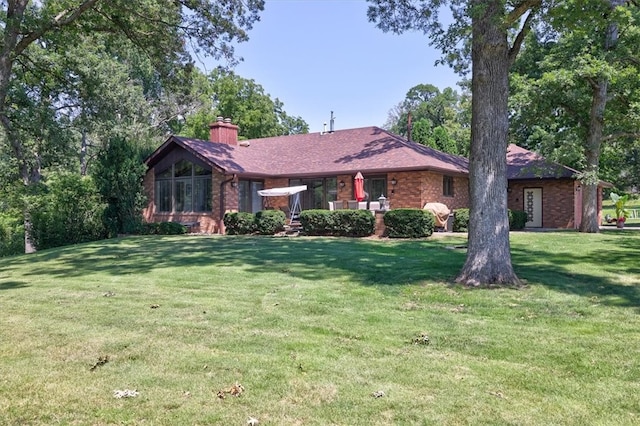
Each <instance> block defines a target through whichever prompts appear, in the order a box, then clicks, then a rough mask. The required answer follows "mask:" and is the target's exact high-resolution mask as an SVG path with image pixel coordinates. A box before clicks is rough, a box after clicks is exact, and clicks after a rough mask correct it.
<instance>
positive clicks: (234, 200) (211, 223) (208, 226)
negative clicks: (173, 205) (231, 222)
mask: <svg viewBox="0 0 640 426" xmlns="http://www.w3.org/2000/svg"><path fill="white" fill-rule="evenodd" d="M211 178H212V180H213V181H212V187H211V197H212V199H211V202H212V204H213V211H212V212H209V213H207V212H197V213H160V212H156V210H155V202H154V196H155V190H154V186H155V170H154V169H149V170H148V171H147V174H146V175H145V178H144V182H143V184H144V190H145V193H146V195H147V200H148V201H147V206H146V208H145V209H144V210H143V212H142V216H143V218H144V221H145V222H181V223H194V222H198V223H199V224H200V225H199V227H194V228H192V230H193V231H195V232H207V233H212V234H215V233H219V232H224V224H222V222H221V220H220V207H221V206H220V184H221V182H222V181H223V180H228V179H229V178H230V176H225V175H223V174H221V173H220V172H217V171H214V173H213V175H212V176H211ZM224 190H225V212H229V211H237V210H238V190H237V189H236V188H232V187H231V184H230V182H227V183H226V184H225V185H224Z"/></svg>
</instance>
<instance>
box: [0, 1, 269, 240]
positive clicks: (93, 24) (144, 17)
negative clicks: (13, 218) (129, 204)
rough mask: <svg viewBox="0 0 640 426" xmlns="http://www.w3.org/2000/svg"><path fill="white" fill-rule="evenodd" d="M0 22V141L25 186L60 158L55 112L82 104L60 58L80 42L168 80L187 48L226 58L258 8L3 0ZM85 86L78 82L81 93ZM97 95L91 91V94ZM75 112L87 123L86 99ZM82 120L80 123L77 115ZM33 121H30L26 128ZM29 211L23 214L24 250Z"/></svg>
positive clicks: (61, 127) (62, 126)
mask: <svg viewBox="0 0 640 426" xmlns="http://www.w3.org/2000/svg"><path fill="white" fill-rule="evenodd" d="M0 7H1V8H2V9H1V10H0V23H1V28H2V42H1V44H0V125H1V127H2V130H3V133H4V135H3V138H2V139H0V142H1V143H2V144H3V145H5V146H6V149H3V150H0V151H2V152H5V153H8V154H9V155H10V156H11V157H12V159H13V160H14V162H13V163H14V164H15V167H17V175H18V176H19V178H20V179H21V181H22V182H23V184H24V185H26V186H28V185H31V184H34V183H37V182H38V181H39V180H40V176H41V174H42V170H43V167H45V166H47V163H48V162H50V161H49V160H48V159H47V158H46V157H51V158H54V159H55V158H66V156H65V155H64V154H61V152H62V151H64V150H66V149H68V147H69V143H68V141H69V138H68V135H65V134H64V132H65V131H69V128H70V127H69V125H68V124H69V123H68V122H69V120H70V119H73V120H75V119H76V118H78V116H77V115H74V114H67V115H65V114H60V111H61V109H60V107H64V108H68V105H66V103H67V100H69V99H72V98H74V97H78V98H82V99H84V100H85V101H88V99H87V97H89V96H91V95H92V92H91V91H90V90H87V91H83V92H80V93H76V92H74V90H76V89H77V88H79V87H81V85H78V84H76V83H77V81H76V80H78V79H86V78H88V74H83V73H82V72H79V70H78V68H77V67H73V66H69V63H68V62H67V61H65V57H66V56H67V53H68V52H70V51H72V50H73V48H74V47H75V46H80V45H83V44H84V42H85V41H86V39H87V38H89V39H91V38H93V37H96V38H101V39H102V40H103V42H104V44H105V46H108V49H107V50H108V52H110V54H111V55H113V56H112V57H115V58H118V59H121V58H127V57H130V54H131V52H136V54H137V56H138V57H146V58H147V59H148V61H149V64H150V66H151V68H152V69H153V74H154V76H155V77H156V78H155V79H150V80H149V82H150V83H151V84H150V85H149V86H148V87H147V89H148V91H146V92H145V93H151V89H156V90H157V91H158V92H161V90H162V89H161V87H162V85H157V84H156V85H155V86H154V84H153V83H154V82H156V83H157V82H158V81H162V80H170V79H172V78H173V77H175V76H176V75H178V74H179V71H178V70H180V69H181V68H182V67H188V66H191V64H190V63H191V59H190V54H189V50H187V46H189V48H190V49H191V50H192V51H195V52H204V53H205V54H208V55H211V56H213V57H214V58H217V59H221V58H227V59H228V60H230V61H232V60H233V54H234V52H233V43H234V42H235V41H244V40H246V39H247V38H248V37H247V30H249V29H251V27H252V24H253V23H254V22H255V21H256V20H257V19H258V13H259V11H261V10H262V9H263V8H264V1H263V0H249V1H245V0H217V1H213V0H197V1H182V0H180V1H173V2H168V1H153V0H126V1H125V0H109V1H107V0H81V1H76V2H68V1H59V0H47V1H39V2H31V1H28V0H9V1H6V2H1V3H0ZM89 87H91V84H85V86H84V88H89ZM99 92H100V91H97V92H96V93H99ZM79 109H80V110H81V111H80V112H79V114H80V115H81V117H82V116H84V117H85V118H84V121H85V122H90V118H91V113H88V112H87V111H90V106H89V103H88V102H84V103H83V105H81V106H80V107H79ZM81 120H82V118H81ZM34 123H37V125H36V124H34ZM28 221H29V212H27V211H25V229H26V231H27V232H26V244H25V248H26V250H27V251H30V250H31V246H32V245H31V241H30V239H29V234H30V233H29V230H30V226H29V224H28Z"/></svg>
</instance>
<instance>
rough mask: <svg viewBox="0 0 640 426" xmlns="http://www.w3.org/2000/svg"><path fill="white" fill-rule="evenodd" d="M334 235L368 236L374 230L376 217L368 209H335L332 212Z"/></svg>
mask: <svg viewBox="0 0 640 426" xmlns="http://www.w3.org/2000/svg"><path fill="white" fill-rule="evenodd" d="M330 213H333V216H334V217H333V221H334V229H335V232H336V235H340V236H343V237H368V236H369V235H372V234H373V233H374V232H375V231H376V218H375V217H374V216H373V215H372V214H371V212H370V211H369V210H335V211H333V212H330Z"/></svg>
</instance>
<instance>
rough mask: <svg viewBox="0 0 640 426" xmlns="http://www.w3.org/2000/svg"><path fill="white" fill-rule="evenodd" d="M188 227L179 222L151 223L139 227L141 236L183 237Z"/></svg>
mask: <svg viewBox="0 0 640 426" xmlns="http://www.w3.org/2000/svg"><path fill="white" fill-rule="evenodd" d="M187 230H188V229H187V227H186V226H184V225H183V224H181V223H178V222H151V223H144V224H142V225H141V226H140V227H139V230H138V233H139V234H141V235H181V234H186V233H187Z"/></svg>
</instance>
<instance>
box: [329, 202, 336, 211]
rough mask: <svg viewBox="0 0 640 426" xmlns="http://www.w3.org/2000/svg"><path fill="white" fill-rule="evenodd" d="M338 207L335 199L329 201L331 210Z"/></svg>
mask: <svg viewBox="0 0 640 426" xmlns="http://www.w3.org/2000/svg"><path fill="white" fill-rule="evenodd" d="M335 209H336V205H335V202H334V201H329V210H330V211H333V210H335Z"/></svg>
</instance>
